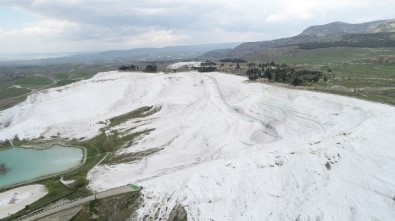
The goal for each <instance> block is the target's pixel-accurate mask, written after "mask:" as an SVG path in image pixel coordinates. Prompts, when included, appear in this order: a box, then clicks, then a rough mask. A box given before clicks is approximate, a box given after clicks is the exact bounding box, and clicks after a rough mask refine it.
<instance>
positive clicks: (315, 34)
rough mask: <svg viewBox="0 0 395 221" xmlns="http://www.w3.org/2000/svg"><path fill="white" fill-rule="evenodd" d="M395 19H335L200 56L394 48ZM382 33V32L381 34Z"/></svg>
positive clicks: (203, 57)
mask: <svg viewBox="0 0 395 221" xmlns="http://www.w3.org/2000/svg"><path fill="white" fill-rule="evenodd" d="M388 32H395V20H381V21H373V22H366V23H361V24H349V23H344V22H333V23H329V24H325V25H317V26H311V27H309V28H307V29H305V30H304V31H303V32H302V33H301V34H299V35H297V36H294V37H289V38H282V39H277V40H271V41H259V42H246V43H243V44H240V45H239V46H237V47H235V48H234V49H232V50H227V51H220V52H221V53H218V51H211V52H208V53H206V54H203V55H201V56H200V58H202V59H205V58H211V59H213V58H216V59H219V58H225V57H240V58H243V57H244V56H246V55H251V54H257V53H260V52H261V51H264V50H266V49H269V48H279V47H285V46H298V47H299V48H302V49H312V48H317V47H339V46H344V47H394V45H395V39H394V35H393V34H391V33H388ZM381 33H383V34H381Z"/></svg>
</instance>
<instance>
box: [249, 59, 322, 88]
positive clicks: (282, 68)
mask: <svg viewBox="0 0 395 221" xmlns="http://www.w3.org/2000/svg"><path fill="white" fill-rule="evenodd" d="M248 66H249V68H248V70H247V72H246V74H247V76H248V79H250V80H257V79H258V78H267V79H269V80H272V81H275V82H281V83H288V84H293V85H295V86H299V85H302V84H304V83H305V82H307V83H310V82H318V81H319V80H320V79H321V78H322V76H323V75H322V72H320V71H309V70H295V69H294V68H291V67H289V66H287V65H285V64H283V65H278V64H275V63H274V62H271V63H266V64H259V65H258V67H255V63H250V64H248Z"/></svg>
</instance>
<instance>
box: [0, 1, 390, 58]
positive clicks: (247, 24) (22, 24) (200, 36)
mask: <svg viewBox="0 0 395 221" xmlns="http://www.w3.org/2000/svg"><path fill="white" fill-rule="evenodd" d="M394 5H395V4H394V0H274V1H273V0H270V1H268V0H0V53H18V52H74V51H103V50H110V49H129V48H135V47H163V46H170V45H186V44H204V43H219V42H245V41H260V40H271V39H276V38H281V37H289V36H293V35H296V34H299V33H300V32H301V31H302V30H303V29H305V28H307V27H308V26H311V25H317V24H325V23H329V22H333V21H344V22H350V23H360V22H366V21H372V20H380V19H392V18H395V6H394Z"/></svg>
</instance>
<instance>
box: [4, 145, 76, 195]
mask: <svg viewBox="0 0 395 221" xmlns="http://www.w3.org/2000/svg"><path fill="white" fill-rule="evenodd" d="M83 155H84V153H83V150H82V149H80V148H73V147H64V146H60V145H54V146H52V147H51V148H48V149H44V150H35V149H25V148H18V147H16V148H10V149H5V150H0V164H1V163H4V164H5V165H6V167H7V168H8V169H9V170H8V171H7V172H6V173H5V174H0V188H2V187H5V186H10V185H13V184H17V183H21V182H26V181H30V180H33V179H36V178H39V177H42V176H47V175H51V174H55V173H59V172H63V171H66V170H69V169H72V168H74V167H77V166H78V165H80V164H81V163H82V159H83Z"/></svg>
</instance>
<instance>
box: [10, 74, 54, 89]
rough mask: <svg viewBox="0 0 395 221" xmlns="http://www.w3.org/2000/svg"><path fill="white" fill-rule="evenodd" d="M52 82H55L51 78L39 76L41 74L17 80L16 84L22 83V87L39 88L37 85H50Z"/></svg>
mask: <svg viewBox="0 0 395 221" xmlns="http://www.w3.org/2000/svg"><path fill="white" fill-rule="evenodd" d="M52 83H53V81H52V80H51V79H49V78H46V77H39V76H34V75H32V76H29V77H26V78H24V79H22V80H19V81H17V82H15V84H17V85H20V86H21V87H24V88H37V87H42V86H45V85H49V84H52Z"/></svg>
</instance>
